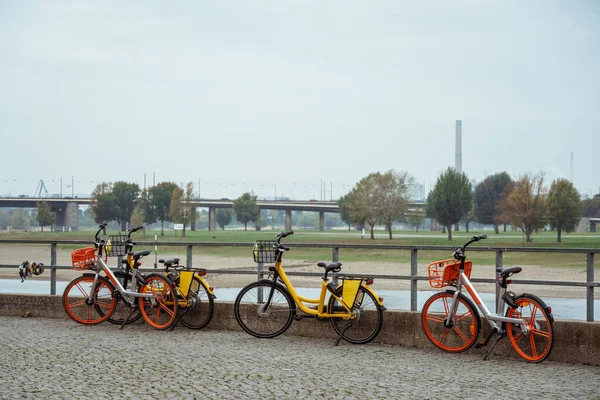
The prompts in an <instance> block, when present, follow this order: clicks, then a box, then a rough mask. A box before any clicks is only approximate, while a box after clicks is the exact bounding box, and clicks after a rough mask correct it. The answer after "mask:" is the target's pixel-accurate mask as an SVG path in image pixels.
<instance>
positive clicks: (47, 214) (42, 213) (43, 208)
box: [35, 201, 56, 232]
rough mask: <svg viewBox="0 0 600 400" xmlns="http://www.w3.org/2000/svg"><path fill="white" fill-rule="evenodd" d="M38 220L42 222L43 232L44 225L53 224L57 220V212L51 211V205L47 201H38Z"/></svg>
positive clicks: (36, 217)
mask: <svg viewBox="0 0 600 400" xmlns="http://www.w3.org/2000/svg"><path fill="white" fill-rule="evenodd" d="M35 219H36V221H37V222H38V223H39V224H40V227H41V228H42V232H44V226H48V225H52V224H54V222H55V221H56V214H54V213H53V212H52V211H50V205H49V204H48V203H46V202H45V201H42V202H40V203H37V215H36V216H35Z"/></svg>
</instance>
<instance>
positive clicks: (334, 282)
mask: <svg viewBox="0 0 600 400" xmlns="http://www.w3.org/2000/svg"><path fill="white" fill-rule="evenodd" d="M331 259H332V261H333V262H337V261H339V259H340V248H339V247H334V248H333V254H332V255H331ZM332 276H333V277H332V278H331V283H332V285H333V287H337V285H338V278H337V276H338V274H332Z"/></svg>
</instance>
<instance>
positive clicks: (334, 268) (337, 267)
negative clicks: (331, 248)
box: [317, 261, 342, 272]
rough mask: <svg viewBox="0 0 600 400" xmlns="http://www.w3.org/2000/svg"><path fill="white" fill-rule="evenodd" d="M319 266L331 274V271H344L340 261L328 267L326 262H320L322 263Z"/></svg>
mask: <svg viewBox="0 0 600 400" xmlns="http://www.w3.org/2000/svg"><path fill="white" fill-rule="evenodd" d="M317 265H318V266H319V267H323V268H325V271H326V272H330V271H333V272H340V271H341V270H342V263H341V262H339V261H337V262H334V263H331V264H329V265H327V264H326V263H324V262H320V263H318V264H317Z"/></svg>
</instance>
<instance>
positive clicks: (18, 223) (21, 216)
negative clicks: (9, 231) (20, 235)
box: [10, 208, 30, 229]
mask: <svg viewBox="0 0 600 400" xmlns="http://www.w3.org/2000/svg"><path fill="white" fill-rule="evenodd" d="M10 225H11V226H12V227H13V228H16V229H27V228H29V226H30V225H29V213H28V212H27V210H25V209H24V208H17V209H15V210H13V213H12V216H11V218H10Z"/></svg>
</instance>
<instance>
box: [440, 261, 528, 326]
mask: <svg viewBox="0 0 600 400" xmlns="http://www.w3.org/2000/svg"><path fill="white" fill-rule="evenodd" d="M463 287H464V288H466V289H467V292H468V293H469V295H470V296H471V298H472V299H473V301H474V302H475V304H476V305H477V308H479V311H481V313H482V314H483V317H484V318H485V319H486V320H487V321H488V324H489V325H490V328H492V329H494V328H496V329H497V330H498V331H500V328H499V327H498V324H497V323H496V322H508V323H512V324H519V325H520V326H521V328H522V329H523V332H527V330H528V328H527V325H526V324H525V322H524V321H523V320H522V319H519V318H508V317H505V316H504V315H503V314H504V309H505V306H506V303H505V301H504V299H503V298H502V296H503V295H504V293H505V292H506V288H503V287H500V292H499V296H498V306H497V307H496V312H495V313H492V312H491V311H490V310H489V309H488V308H487V307H486V305H485V303H484V302H483V300H481V297H480V296H479V293H477V290H475V288H474V287H473V284H472V283H471V281H470V280H469V278H468V277H467V275H466V274H465V273H464V261H463V265H462V266H461V270H460V274H459V278H458V281H457V283H456V290H455V291H454V297H453V298H452V303H451V304H450V310H451V312H450V313H449V319H450V321H449V322H450V323H453V322H454V318H455V317H456V310H457V308H458V301H457V299H458V295H459V293H462V288H463Z"/></svg>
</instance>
